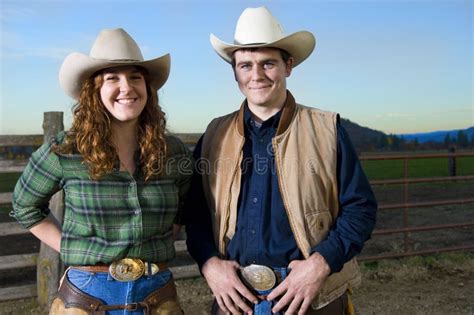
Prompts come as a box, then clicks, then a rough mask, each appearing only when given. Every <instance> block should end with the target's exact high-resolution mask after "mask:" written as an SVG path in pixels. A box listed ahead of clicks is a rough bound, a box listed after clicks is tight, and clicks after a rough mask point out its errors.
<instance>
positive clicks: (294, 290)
mask: <svg viewBox="0 0 474 315" xmlns="http://www.w3.org/2000/svg"><path fill="white" fill-rule="evenodd" d="M288 268H290V269H291V272H290V273H289V275H288V277H286V278H285V280H284V281H283V282H282V283H280V285H279V286H277V287H276V288H275V289H274V290H273V291H272V292H271V293H270V294H269V295H268V296H267V300H273V299H275V298H277V297H279V296H280V300H279V301H278V303H276V304H275V306H274V307H273V309H272V311H273V312H274V313H276V312H279V311H281V310H283V309H284V308H285V307H288V309H287V310H286V312H285V314H305V313H306V311H307V310H308V309H309V307H310V306H311V302H312V301H313V299H314V298H315V297H316V295H317V294H318V293H319V291H320V290H321V288H322V287H323V284H324V281H325V280H326V278H327V277H328V276H329V274H330V272H331V269H330V268H329V265H328V264H327V263H326V260H325V259H324V258H323V256H321V255H320V254H319V253H314V254H312V255H311V256H310V257H309V258H308V259H305V260H294V261H292V262H291V263H290V264H289V265H288Z"/></svg>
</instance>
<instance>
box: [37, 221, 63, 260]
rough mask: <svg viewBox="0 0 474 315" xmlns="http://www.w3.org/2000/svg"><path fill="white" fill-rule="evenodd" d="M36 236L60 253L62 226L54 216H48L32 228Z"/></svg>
mask: <svg viewBox="0 0 474 315" xmlns="http://www.w3.org/2000/svg"><path fill="white" fill-rule="evenodd" d="M30 232H31V233H33V235H34V236H36V237H37V238H39V239H40V241H41V242H43V243H45V244H46V245H48V246H49V247H51V248H52V249H54V250H55V251H57V252H58V253H59V250H60V248H61V228H60V227H59V224H58V222H57V221H56V219H54V217H51V216H50V217H47V218H46V219H44V220H43V221H41V222H40V223H38V224H36V225H35V226H33V227H32V228H31V229H30Z"/></svg>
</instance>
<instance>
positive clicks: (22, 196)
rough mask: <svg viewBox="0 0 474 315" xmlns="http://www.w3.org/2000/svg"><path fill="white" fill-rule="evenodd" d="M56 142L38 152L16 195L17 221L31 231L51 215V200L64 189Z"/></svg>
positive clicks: (23, 175) (29, 165) (30, 163)
mask: <svg viewBox="0 0 474 315" xmlns="http://www.w3.org/2000/svg"><path fill="white" fill-rule="evenodd" d="M51 148H52V142H49V143H45V144H43V145H42V146H41V147H40V148H39V149H38V150H37V151H35V152H34V153H33V154H32V156H31V158H30V160H29V162H28V165H27V166H26V168H25V170H24V171H23V174H22V175H21V176H20V178H19V180H18V182H17V183H16V186H15V189H14V191H13V211H12V212H10V216H12V217H14V218H15V219H16V220H17V221H18V222H19V223H20V224H21V225H23V227H25V228H27V229H29V228H31V227H33V226H34V225H36V224H38V223H39V222H41V221H42V220H43V219H45V218H46V217H47V216H48V214H49V200H50V198H51V196H53V195H54V194H55V193H56V192H57V191H59V190H60V189H61V179H62V170H61V165H60V163H59V159H58V157H57V155H56V154H55V153H54V152H52V150H51Z"/></svg>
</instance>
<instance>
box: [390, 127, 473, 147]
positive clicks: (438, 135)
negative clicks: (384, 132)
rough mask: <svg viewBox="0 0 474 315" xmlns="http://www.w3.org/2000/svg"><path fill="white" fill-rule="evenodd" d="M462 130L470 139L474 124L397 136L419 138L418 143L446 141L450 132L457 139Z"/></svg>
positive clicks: (411, 138) (407, 139) (408, 139)
mask: <svg viewBox="0 0 474 315" xmlns="http://www.w3.org/2000/svg"><path fill="white" fill-rule="evenodd" d="M460 130H462V131H464V133H465V134H466V135H467V137H468V139H469V140H470V139H472V137H473V135H474V126H472V127H469V128H467V129H456V130H444V131H433V132H420V133H409V134H399V135H397V136H399V137H403V139H405V140H406V141H410V140H415V139H417V140H418V143H426V142H430V141H432V142H440V143H442V142H444V139H445V138H446V135H447V134H449V136H450V137H451V139H453V138H454V139H455V138H456V137H457V135H458V132H459V131H460Z"/></svg>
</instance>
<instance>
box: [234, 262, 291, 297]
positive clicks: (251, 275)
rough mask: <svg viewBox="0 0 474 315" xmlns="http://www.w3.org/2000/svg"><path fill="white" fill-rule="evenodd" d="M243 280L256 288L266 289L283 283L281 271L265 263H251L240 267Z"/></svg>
mask: <svg viewBox="0 0 474 315" xmlns="http://www.w3.org/2000/svg"><path fill="white" fill-rule="evenodd" d="M240 274H241V275H242V280H243V282H244V283H245V284H247V285H248V286H250V287H251V288H252V289H254V290H258V291H265V290H270V289H273V288H274V287H275V285H276V284H279V283H281V281H282V276H281V274H280V272H277V271H275V270H273V269H272V268H270V267H267V266H263V265H249V266H247V267H243V268H241V269H240Z"/></svg>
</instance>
